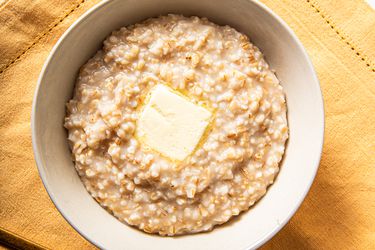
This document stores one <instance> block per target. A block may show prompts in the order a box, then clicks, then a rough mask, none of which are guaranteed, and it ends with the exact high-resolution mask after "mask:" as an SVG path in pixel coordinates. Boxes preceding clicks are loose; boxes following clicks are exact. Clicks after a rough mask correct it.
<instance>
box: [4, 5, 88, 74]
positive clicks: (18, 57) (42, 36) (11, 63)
mask: <svg viewBox="0 0 375 250" xmlns="http://www.w3.org/2000/svg"><path fill="white" fill-rule="evenodd" d="M8 2H9V1H8ZM8 2H6V3H4V4H5V5H6V4H7V3H8ZM85 2H86V0H81V1H80V2H79V3H78V4H77V5H76V6H74V7H73V8H72V9H70V10H69V11H68V12H67V13H66V14H65V15H64V16H63V17H61V18H60V19H59V20H58V21H57V22H55V23H53V24H52V26H51V27H50V28H49V29H48V30H47V31H45V32H44V33H42V34H41V35H39V36H38V37H37V38H36V39H35V40H34V42H33V43H32V44H31V45H30V46H28V47H27V48H26V49H25V50H24V51H23V52H22V53H21V54H19V55H18V56H17V57H16V58H15V59H13V60H12V61H11V62H9V63H8V64H6V65H5V66H4V67H3V68H2V69H0V75H2V74H3V73H4V72H5V71H6V70H7V69H8V68H9V67H10V66H12V65H13V64H14V63H16V62H17V61H18V60H19V59H20V58H21V57H22V56H23V55H24V54H26V53H27V51H29V50H30V49H32V48H33V47H34V46H35V45H36V44H37V43H38V42H39V41H40V40H42V38H44V37H45V36H46V35H48V34H50V33H51V32H52V31H53V29H54V28H55V27H57V26H58V25H59V24H60V23H62V22H63V21H64V20H65V19H66V18H67V17H69V16H70V15H71V14H72V13H73V12H74V11H76V10H77V9H78V8H79V7H80V6H81V5H82V4H84V3H85ZM0 7H1V6H0Z"/></svg>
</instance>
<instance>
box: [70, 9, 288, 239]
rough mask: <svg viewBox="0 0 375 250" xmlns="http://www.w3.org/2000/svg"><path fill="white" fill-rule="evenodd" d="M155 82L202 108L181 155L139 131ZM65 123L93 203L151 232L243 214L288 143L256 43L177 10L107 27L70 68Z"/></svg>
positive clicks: (274, 83)
mask: <svg viewBox="0 0 375 250" xmlns="http://www.w3.org/2000/svg"><path fill="white" fill-rule="evenodd" d="M156 86H166V88H168V89H171V90H173V91H174V92H175V93H178V94H179V95H181V96H183V97H184V98H186V99H188V100H189V101H190V102H191V103H193V104H194V105H195V106H197V107H198V109H199V107H201V108H204V109H206V110H209V112H211V113H212V117H211V118H210V122H209V124H208V125H207V126H206V127H204V129H205V130H204V132H201V134H202V135H201V134H200V135H199V143H197V145H196V146H195V147H194V150H192V151H191V153H190V154H188V155H187V156H186V157H185V156H184V155H182V156H183V157H185V158H183V157H182V158H183V159H182V158H181V159H178V160H176V159H173V157H168V156H166V155H165V154H161V153H160V152H159V151H158V150H157V149H155V148H152V147H150V146H149V145H147V143H145V141H144V140H142V139H141V138H140V137H139V136H138V132H137V131H138V125H139V124H138V121H139V118H140V116H141V115H142V113H143V112H144V110H145V107H146V105H147V102H148V99H149V98H150V97H149V95H150V93H151V92H152V89H154V88H155V87H156ZM207 112H208V111H207ZM207 114H208V113H207ZM207 117H209V116H208V115H207ZM205 125H206V124H205ZM65 127H66V128H67V129H68V132H69V138H68V139H69V142H70V145H71V149H72V155H73V159H74V161H75V167H76V169H77V172H78V174H79V175H80V177H81V179H82V182H83V184H84V185H85V187H86V189H87V190H88V192H89V193H90V194H91V195H92V196H93V197H94V198H95V200H97V201H98V203H99V204H100V205H101V206H103V207H104V208H106V209H107V210H108V211H110V212H111V213H113V215H114V216H116V217H117V218H118V219H119V220H120V221H123V222H126V223H127V224H130V225H134V226H136V227H138V228H139V229H141V230H143V231H145V232H148V233H159V234H161V235H177V234H186V233H196V232H201V231H207V230H211V229H212V228H213V226H215V225H218V224H222V223H225V222H227V221H228V220H229V219H230V218H231V217H232V216H235V215H238V214H239V213H240V212H241V211H245V210H248V209H249V207H250V206H252V205H253V204H254V203H255V202H256V201H257V200H259V199H260V198H261V197H262V196H263V195H264V194H265V193H266V191H267V187H268V186H269V185H270V184H272V183H273V181H274V179H275V176H276V175H277V173H278V171H279V162H280V161H281V159H282V156H283V153H284V150H285V142H286V140H287V138H288V126H287V119H286V104H285V97H284V94H283V90H282V87H281V85H280V83H279V81H278V79H277V78H276V77H275V74H274V73H273V72H272V70H271V69H270V67H269V66H268V64H267V63H266V62H265V60H264V58H263V55H262V53H261V52H260V51H259V49H258V48H257V47H255V46H254V45H253V44H252V43H250V41H249V39H248V38H247V37H246V36H245V35H243V34H241V33H239V32H238V31H236V30H234V29H233V28H231V27H228V26H218V25H216V24H213V23H211V22H209V21H208V20H207V19H205V18H198V17H189V18H188V17H183V16H180V15H168V16H162V17H158V18H152V19H148V20H146V21H144V22H142V23H139V24H136V25H132V26H129V27H124V28H121V29H120V30H118V31H114V32H113V33H112V34H111V35H110V36H109V37H108V38H107V39H106V40H105V41H104V46H103V49H102V50H100V51H98V52H97V53H96V55H95V56H94V57H93V58H91V59H90V60H89V61H88V62H87V63H86V64H85V65H84V66H83V67H82V68H81V70H80V73H79V76H78V79H77V83H76V88H75V92H74V97H73V99H72V100H70V101H69V102H68V104H67V116H66V118H65ZM201 131H203V127H201ZM196 141H198V139H197V140H196ZM192 145H195V144H192ZM167 146H168V145H167ZM189 152H190V151H189ZM184 153H185V151H184Z"/></svg>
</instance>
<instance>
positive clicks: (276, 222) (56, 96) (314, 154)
mask: <svg viewBox="0 0 375 250" xmlns="http://www.w3.org/2000/svg"><path fill="white" fill-rule="evenodd" d="M167 13H179V14H184V15H198V16H202V17H208V18H209V19H210V20H211V21H213V22H215V23H218V24H228V25H230V26H232V27H234V28H236V29H237V30H239V31H241V32H243V33H245V34H247V35H248V36H249V37H250V38H251V40H252V41H253V42H254V43H255V45H256V46H258V47H259V48H260V49H261V50H262V51H263V53H264V54H265V56H266V59H267V61H268V62H269V63H270V65H271V67H272V68H273V69H275V70H276V72H277V75H278V77H279V79H280V80H281V82H282V85H283V86H284V90H285V92H286V97H287V106H288V120H289V127H290V138H289V141H288V145H287V150H286V154H285V156H284V160H283V162H282V166H281V171H280V173H279V175H278V177H277V179H276V181H275V183H274V184H273V185H272V186H271V187H270V188H269V190H268V193H267V194H266V195H265V197H264V198H263V199H261V200H260V201H259V202H258V203H257V204H256V206H254V207H252V208H251V209H250V210H249V211H248V212H245V213H243V214H242V215H241V216H240V217H239V219H234V221H232V222H230V223H227V224H225V225H223V226H220V227H216V228H215V229H214V230H213V231H212V232H209V233H201V234H195V235H188V236H182V237H160V236H156V235H148V234H145V233H142V232H141V231H138V230H136V229H134V228H131V227H129V226H127V225H125V224H122V223H121V222H119V221H118V220H117V219H115V218H114V217H113V216H112V215H110V214H109V213H108V212H106V211H105V210H104V209H103V208H102V207H100V205H99V204H98V203H96V202H95V201H94V200H93V199H92V198H91V196H90V195H89V194H88V192H87V191H86V189H85V188H84V186H83V184H82V183H81V181H80V179H79V177H78V175H77V173H76V171H75V169H74V166H73V162H72V160H71V153H70V151H69V148H68V144H67V133H66V131H65V130H64V128H63V121H64V116H65V103H66V102H67V101H68V100H69V99H70V98H71V97H72V91H73V87H74V83H75V78H76V76H77V72H78V70H79V68H80V67H81V66H82V65H83V64H84V63H85V62H86V61H87V60H88V59H89V58H90V57H92V56H93V55H94V53H95V52H96V51H97V50H98V49H99V48H100V47H101V46H102V42H103V40H104V39H105V37H106V36H108V35H109V34H110V32H111V31H113V30H115V29H118V28H120V27H122V26H126V25H129V24H133V23H136V22H138V21H141V20H143V19H146V18H148V17H154V16H158V15H160V14H167ZM32 112H33V113H32V137H33V149H34V154H35V159H36V162H37V165H38V169H39V173H40V176H41V178H42V180H43V183H44V185H45V187H46V189H47V191H48V193H49V195H50V197H51V199H52V201H53V202H54V204H55V205H56V207H57V209H58V210H59V211H60V212H61V214H62V215H63V216H64V217H65V219H66V220H67V221H68V222H69V223H70V224H71V225H72V226H73V227H74V228H75V229H76V230H77V231H78V232H79V233H80V234H81V235H82V236H84V237H85V238H86V239H88V240H89V241H90V242H92V243H93V244H95V245H97V246H99V247H101V248H105V249H142V250H143V249H163V250H168V249H174V250H175V249H179V250H181V249H195V250H198V249H205V250H206V249H215V250H219V249H250V248H251V249H252V248H256V247H259V246H260V245H262V244H263V243H264V242H266V241H267V240H268V239H270V238H271V237H272V236H273V235H275V234H276V233H277V232H278V231H279V230H280V229H281V228H282V227H283V226H284V225H285V224H286V222H287V221H288V220H289V219H290V218H291V216H292V215H293V214H294V213H295V211H296V210H297V208H298V207H299V206H300V204H301V202H302V201H303V199H304V197H305V196H306V194H307V192H308V190H309V188H310V186H311V184H312V181H313V179H314V177H315V174H316V171H317V169H318V165H319V160H320V155H321V150H322V143H323V132H324V112H323V101H322V95H321V92H320V88H319V82H318V79H317V77H316V74H315V72H314V69H313V67H312V65H311V63H310V60H309V59H308V56H307V54H306V52H305V50H304V48H303V47H302V45H301V43H300V42H299V41H298V39H297V38H296V36H295V35H294V34H293V32H292V31H291V30H290V29H289V28H288V27H287V25H286V24H285V23H284V22H283V21H282V20H281V19H280V18H279V17H277V16H276V15H275V14H273V13H272V12H271V11H270V10H269V9H267V8H266V7H265V6H263V5H262V4H260V3H258V2H256V1H250V0H220V1H217V0H114V1H108V2H103V3H101V4H99V5H97V6H96V7H94V8H93V9H91V10H90V11H88V12H87V13H86V14H85V15H84V16H82V17H81V18H80V19H79V20H78V21H76V22H75V23H74V25H72V26H71V27H70V28H69V29H68V30H67V31H66V32H65V34H64V35H63V36H62V37H61V39H60V40H59V41H58V42H57V44H56V46H55V47H54V49H53V50H52V52H51V54H50V56H49V58H48V60H47V62H46V63H45V65H44V68H43V70H42V72H41V74H40V78H39V82H38V86H37V90H36V93H35V97H34V103H33V111H32Z"/></svg>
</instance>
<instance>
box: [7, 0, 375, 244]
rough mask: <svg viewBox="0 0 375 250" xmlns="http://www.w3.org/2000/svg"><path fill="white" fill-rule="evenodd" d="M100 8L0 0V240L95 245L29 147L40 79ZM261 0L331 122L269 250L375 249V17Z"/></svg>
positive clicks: (354, 8) (364, 10)
mask: <svg viewBox="0 0 375 250" xmlns="http://www.w3.org/2000/svg"><path fill="white" fill-rule="evenodd" d="M97 2H99V1H98V0H91V1H90V0H67V1H61V0H8V1H7V0H5V1H4V0H0V55H1V56H0V98H1V102H0V242H1V241H2V242H3V243H4V242H7V243H8V244H14V242H17V243H16V244H19V246H28V247H30V248H31V247H32V248H39V247H45V248H52V249H88V248H93V246H92V245H90V243H88V242H87V241H85V240H84V239H83V238H82V237H81V236H79V234H78V233H76V232H75V231H74V230H73V229H72V228H71V227H70V226H69V225H68V224H67V222H66V221H65V220H64V219H63V218H62V217H61V215H60V214H59V213H58V211H57V210H56V208H55V207H54V206H53V204H52V202H51V201H50V200H49V198H48V195H47V193H46V191H45V189H44V187H43V185H42V183H41V181H40V178H39V175H38V172H37V168H36V165H35V163H34V159H33V153H32V149H31V133H30V113H31V103H32V97H33V93H34V89H35V85H36V82H37V78H38V75H39V72H40V70H41V67H42V65H43V63H44V61H45V59H46V57H47V56H48V53H49V52H50V50H51V48H52V46H53V45H54V44H55V42H56V41H57V39H58V38H59V37H60V36H61V34H62V33H63V32H64V31H65V30H66V29H67V28H68V27H69V26H70V25H71V24H72V22H73V21H74V20H76V19H77V18H78V17H79V16H80V15H81V14H82V13H84V12H85V11H86V10H88V9H89V8H90V7H92V6H93V5H94V4H96V3H97ZM262 2H264V3H265V4H266V5H268V6H269V7H270V8H271V9H272V10H273V11H275V12H276V13H277V14H278V15H280V16H281V17H282V18H283V19H284V20H285V21H286V22H287V23H288V24H289V25H290V26H291V28H292V29H293V30H294V31H295V32H296V34H297V36H298V37H299V38H300V39H301V41H302V43H303V44H304V46H305V47H306V49H307V51H308V53H309V55H310V56H311V59H312V61H313V64H314V66H315V68H316V70H317V73H318V76H319V79H320V82H321V87H322V91H323V95H324V101H325V115H326V133H325V143H324V151H323V157H322V161H321V164H320V169H319V172H318V175H317V177H316V180H315V182H314V184H313V186H312V189H311V191H310V193H309V194H308V196H307V198H306V200H305V201H304V203H303V205H302V207H301V208H300V209H299V210H298V212H297V213H296V215H295V216H294V217H293V218H292V220H291V221H290V222H289V223H288V224H287V225H286V226H285V228H284V229H282V230H281V232H280V233H279V234H277V236H275V237H274V238H273V239H272V240H271V241H270V242H268V243H267V244H266V245H265V246H264V247H263V249H370V248H373V246H374V245H373V244H374V242H375V183H374V180H375V65H374V61H375V50H374V49H375V29H374V27H375V11H373V10H372V9H371V8H370V7H369V6H368V5H367V4H366V3H365V2H364V1H362V0H351V1H340V0H317V1H312V0H276V1H275V0H262ZM301 167H303V166H301ZM250 233H251V232H250ZM22 239H23V240H22Z"/></svg>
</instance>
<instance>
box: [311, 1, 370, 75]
mask: <svg viewBox="0 0 375 250" xmlns="http://www.w3.org/2000/svg"><path fill="white" fill-rule="evenodd" d="M306 2H307V3H308V4H309V6H310V7H311V8H312V9H313V10H314V11H315V12H317V13H318V14H319V16H320V17H322V18H323V19H324V21H325V22H326V23H327V24H328V25H329V27H330V28H331V29H332V30H333V31H334V32H335V33H336V34H337V35H338V36H339V38H340V39H341V40H342V41H343V42H345V44H346V45H348V46H349V47H350V49H351V50H353V51H354V52H355V54H356V55H357V56H358V57H359V58H360V59H361V61H363V62H364V63H365V65H366V67H368V68H370V70H371V71H372V72H375V66H374V63H373V62H372V61H371V60H370V58H369V57H368V56H366V55H365V54H364V52H362V50H361V49H360V48H359V47H358V46H357V45H356V44H355V43H354V42H353V40H352V39H351V38H350V36H348V35H347V34H345V33H344V32H343V31H342V30H341V29H339V28H338V27H337V26H336V24H335V23H334V22H333V21H332V19H331V17H330V16H329V15H328V14H327V13H326V12H325V11H324V10H322V8H321V7H320V6H319V4H318V3H317V2H316V1H311V0H306Z"/></svg>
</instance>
